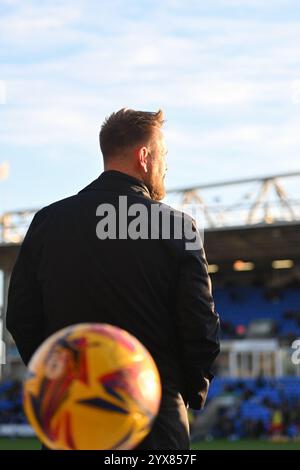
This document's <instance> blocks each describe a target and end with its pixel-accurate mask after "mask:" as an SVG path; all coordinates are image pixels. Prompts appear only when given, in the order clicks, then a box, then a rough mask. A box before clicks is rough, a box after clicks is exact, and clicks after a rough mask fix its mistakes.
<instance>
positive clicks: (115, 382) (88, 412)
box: [23, 323, 161, 450]
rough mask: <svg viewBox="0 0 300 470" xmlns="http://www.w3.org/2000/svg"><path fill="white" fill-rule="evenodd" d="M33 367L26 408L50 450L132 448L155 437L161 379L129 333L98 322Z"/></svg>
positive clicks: (72, 331) (70, 330)
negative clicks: (154, 424) (148, 437)
mask: <svg viewBox="0 0 300 470" xmlns="http://www.w3.org/2000/svg"><path fill="white" fill-rule="evenodd" d="M28 368H29V371H28V374H27V377H26V379H25V381H24V388H23V401H24V409H25V412H26V415H27V417H28V420H29V422H30V424H31V425H32V426H33V428H34V429H35V431H36V434H37V436H38V437H39V439H40V440H41V441H42V442H43V443H44V444H45V445H46V446H47V447H48V448H50V449H57V450H59V449H60V450H75V449H79V450H80V449H82V450H83V449H86V450H93V449H94V450H98V449H103V450H104V449H105V450H122V449H133V448H134V447H136V446H137V444H138V443H139V442H140V441H141V440H142V439H143V438H145V437H146V435H147V434H148V433H149V431H150V429H151V425H152V423H153V420H154V418H155V416H156V414H157V412H158V409H159V405H160V399H161V383H160V378H159V373H158V370H157V368H156V365H155V363H154V360H153V359H152V357H151V356H150V354H149V352H148V351H147V350H146V349H145V347H144V346H143V345H142V344H141V343H140V342H139V341H138V340H137V339H136V338H135V337H134V336H132V335H130V334H129V333H128V332H127V331H124V330H122V329H120V328H117V327H115V326H112V325H107V324H97V323H91V324H88V323H83V324H78V325H74V326H70V327H67V328H64V329H63V330H61V331H59V332H58V333H55V334H54V335H52V336H51V337H50V338H48V339H47V340H46V341H45V342H44V343H43V344H42V345H41V346H40V347H39V349H38V350H37V351H36V353H35V354H34V356H33V357H32V359H31V361H30V363H29V366H28Z"/></svg>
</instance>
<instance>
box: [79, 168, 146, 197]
mask: <svg viewBox="0 0 300 470" xmlns="http://www.w3.org/2000/svg"><path fill="white" fill-rule="evenodd" d="M101 190H104V191H115V192H118V193H120V194H122V193H123V194H127V193H128V192H129V193H132V192H133V193H135V194H140V195H141V196H144V197H147V198H149V199H151V196H150V192H149V189H148V188H147V186H146V185H145V183H144V182H143V181H141V180H139V179H137V178H134V177H133V176H130V175H127V174H126V173H121V172H120V171H116V170H108V171H104V172H103V173H101V175H100V176H99V177H98V178H97V179H95V180H94V181H92V182H91V183H90V184H89V185H88V186H86V187H85V188H83V189H82V190H81V191H79V193H78V194H80V193H83V192H85V191H101Z"/></svg>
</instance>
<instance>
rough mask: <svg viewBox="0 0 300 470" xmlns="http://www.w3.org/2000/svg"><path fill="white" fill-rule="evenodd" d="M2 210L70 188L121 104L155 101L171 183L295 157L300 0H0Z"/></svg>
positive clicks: (265, 170) (86, 172)
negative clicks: (162, 118) (5, 171)
mask: <svg viewBox="0 0 300 470" xmlns="http://www.w3.org/2000/svg"><path fill="white" fill-rule="evenodd" d="M0 81H1V83H2V87H3V84H4V85H5V88H6V101H5V102H4V103H2V104H0V162H1V161H4V160H8V161H9V162H10V176H9V178H8V179H7V180H5V181H3V182H0V212H3V211H5V210H11V209H23V208H35V207H36V208H38V207H41V206H44V205H46V204H48V203H50V202H52V201H55V200H58V199H61V198H63V197H66V196H68V195H71V194H73V193H76V192H78V191H79V190H80V189H81V188H82V187H84V186H85V185H86V184H88V183H89V181H90V180H92V179H94V178H95V177H97V176H98V174H99V173H100V172H101V171H102V160H101V154H100V151H99V145H98V132H99V128H100V125H101V123H102V121H103V119H104V117H105V116H107V115H108V114H110V113H111V112H112V111H115V110H118V109H120V108H122V107H131V108H136V109H143V110H157V109H159V108H163V109H164V111H165V115H166V119H167V123H166V140H167V144H168V148H169V154H168V160H169V161H168V168H169V171H168V176H167V186H168V187H169V188H174V187H177V186H179V187H181V186H187V185H192V184H197V183H206V182H211V181H218V180H227V179H235V178H244V177H249V176H252V175H253V176H257V175H266V174H269V173H271V174H273V173H280V172H286V171H294V170H299V169H300V158H299V157H300V132H299V124H300V117H299V112H300V3H299V1H298V0H269V1H267V0H260V1H259V0H249V1H248V0H211V1H210V2H202V1H199V0H197V1H195V0H186V1H183V0H181V1H177V0H160V1H157V0H151V1H148V0H122V1H121V0H101V1H99V0H98V1H96V0H85V1H79V0H72V1H71V0H70V1H68V0H61V1H55V0H36V1H32V0H26V1H24V0H7V1H6V0H0Z"/></svg>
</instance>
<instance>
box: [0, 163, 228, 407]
mask: <svg viewBox="0 0 300 470" xmlns="http://www.w3.org/2000/svg"><path fill="white" fill-rule="evenodd" d="M120 195H126V196H127V197H128V205H130V204H133V203H139V204H143V205H145V206H146V208H147V209H150V208H151V206H152V205H153V204H158V203H157V202H155V201H153V200H151V198H150V194H149V191H148V189H147V187H146V185H145V184H143V183H142V182H141V181H139V180H137V179H135V178H132V177H131V176H128V175H125V174H124V173H120V172H117V171H106V172H104V173H102V174H101V175H100V176H99V178H97V179H96V180H95V181H93V182H92V183H91V184H90V185H88V186H87V187H86V188H84V189H83V190H82V191H80V192H79V193H78V194H77V195H74V196H72V197H69V198H66V199H63V200H61V201H58V202H55V203H53V204H51V205H49V206H47V207H45V208H43V209H42V210H40V211H39V212H37V214H36V215H35V217H34V219H33V221H32V223H31V225H30V228H29V230H28V232H27V235H26V237H25V239H24V241H23V244H22V246H21V250H20V253H19V256H18V259H17V262H16V264H15V267H14V270H13V273H12V277H11V282H10V287H9V296H8V309H7V328H8V330H9V331H10V332H11V334H12V336H13V337H14V339H15V341H16V344H17V347H18V350H19V352H20V355H21V357H22V359H23V361H24V363H25V364H27V363H28V361H29V360H30V358H31V356H32V354H33V353H34V351H35V350H36V348H37V347H38V346H39V345H40V344H41V342H42V341H43V340H44V339H45V338H46V337H48V336H49V335H50V334H52V333H53V332H55V331H57V330H60V329H61V328H63V327H65V326H67V325H71V324H76V323H82V322H100V323H110V324H112V325H117V326H119V327H121V328H124V329H125V330H127V331H129V332H130V333H131V334H133V335H134V336H136V337H137V338H138V339H139V340H140V341H141V342H142V343H143V344H144V345H145V346H146V348H148V350H149V351H150V353H151V354H152V356H153V358H154V360H155V361H156V363H157V366H158V369H159V371H160V375H161V379H162V384H163V404H162V406H168V405H169V404H170V406H171V407H172V404H173V406H174V404H176V406H177V405H178V400H179V401H181V400H182V399H183V401H184V402H185V404H187V403H189V405H190V407H191V408H194V409H201V407H202V406H203V404H204V401H205V398H206V394H207V390H208V382H209V380H210V379H211V378H212V375H211V371H210V369H211V365H212V363H213V361H214V359H215V358H216V356H217V354H218V352H219V341H218V330H219V317H218V315H217V314H216V313H215V311H214V304H213V298H212V294H211V287H210V279H209V276H208V273H207V263H206V259H205V254H204V250H203V249H197V250H185V248H184V246H185V241H186V240H185V238H184V237H182V238H181V239H175V237H174V236H172V234H171V239H168V240H167V239H162V238H161V236H160V237H158V238H159V239H147V240H145V239H137V240H132V239H106V240H100V239H99V238H98V237H97V236H96V226H97V223H98V222H99V220H100V218H99V216H97V215H96V209H97V207H98V206H99V204H101V203H110V204H113V205H114V207H116V210H117V215H118V197H119V196H120ZM160 207H161V208H162V209H164V210H168V206H165V205H164V204H160ZM177 215H178V213H177ZM129 220H131V219H130V218H129ZM149 223H150V222H149Z"/></svg>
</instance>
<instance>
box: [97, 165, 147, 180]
mask: <svg viewBox="0 0 300 470" xmlns="http://www.w3.org/2000/svg"><path fill="white" fill-rule="evenodd" d="M104 171H118V172H120V173H124V174H125V175H128V176H132V177H133V178H136V179H138V180H140V181H143V180H142V178H141V175H140V174H139V173H138V172H137V171H134V170H133V169H132V168H128V167H125V166H123V165H105V166H104Z"/></svg>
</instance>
